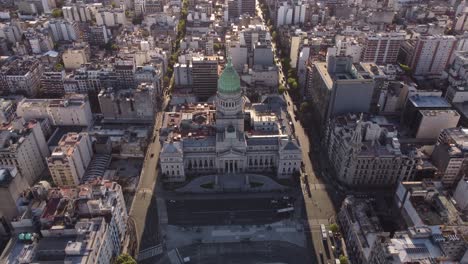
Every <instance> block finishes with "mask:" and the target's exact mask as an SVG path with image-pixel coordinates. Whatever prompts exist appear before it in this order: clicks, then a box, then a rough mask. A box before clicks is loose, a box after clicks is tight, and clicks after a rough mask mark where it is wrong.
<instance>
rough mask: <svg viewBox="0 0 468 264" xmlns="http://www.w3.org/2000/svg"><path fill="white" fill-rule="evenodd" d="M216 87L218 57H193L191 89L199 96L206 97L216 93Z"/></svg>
mask: <svg viewBox="0 0 468 264" xmlns="http://www.w3.org/2000/svg"><path fill="white" fill-rule="evenodd" d="M217 87H218V58H217V57H215V56H212V57H194V58H193V59H192V90H193V93H194V94H195V95H196V96H197V97H199V98H201V99H208V98H209V97H211V96H213V95H215V94H216V89H217Z"/></svg>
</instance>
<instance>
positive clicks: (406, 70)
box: [399, 63, 411, 73]
mask: <svg viewBox="0 0 468 264" xmlns="http://www.w3.org/2000/svg"><path fill="white" fill-rule="evenodd" d="M399 65H400V68H401V69H402V70H404V71H405V72H406V73H411V68H410V67H409V66H408V65H405V64H401V63H400V64H399Z"/></svg>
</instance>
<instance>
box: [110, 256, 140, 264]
mask: <svg viewBox="0 0 468 264" xmlns="http://www.w3.org/2000/svg"><path fill="white" fill-rule="evenodd" d="M115 264H137V262H136V261H135V260H134V259H133V258H132V256H130V255H128V254H121V255H120V256H118V257H117V260H116V261H115Z"/></svg>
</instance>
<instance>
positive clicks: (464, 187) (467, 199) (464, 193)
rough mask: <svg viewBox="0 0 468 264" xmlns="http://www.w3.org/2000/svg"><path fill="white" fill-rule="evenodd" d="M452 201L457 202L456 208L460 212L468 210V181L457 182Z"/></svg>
mask: <svg viewBox="0 0 468 264" xmlns="http://www.w3.org/2000/svg"><path fill="white" fill-rule="evenodd" d="M453 199H455V201H456V202H457V207H458V208H460V210H461V211H466V210H467V209H468V181H467V180H465V179H461V180H460V181H459V182H458V185H457V188H456V189H455V192H454V194H453Z"/></svg>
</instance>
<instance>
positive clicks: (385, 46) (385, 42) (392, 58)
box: [361, 32, 406, 65]
mask: <svg viewBox="0 0 468 264" xmlns="http://www.w3.org/2000/svg"><path fill="white" fill-rule="evenodd" d="M405 36H406V33H405V32H389V33H377V34H375V33H373V34H370V33H369V34H367V35H366V37H365V42H364V47H363V50H362V53H361V61H364V62H374V63H376V64H379V65H381V64H394V63H396V62H397V58H398V51H399V50H400V46H401V43H402V42H403V41H404V40H405Z"/></svg>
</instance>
